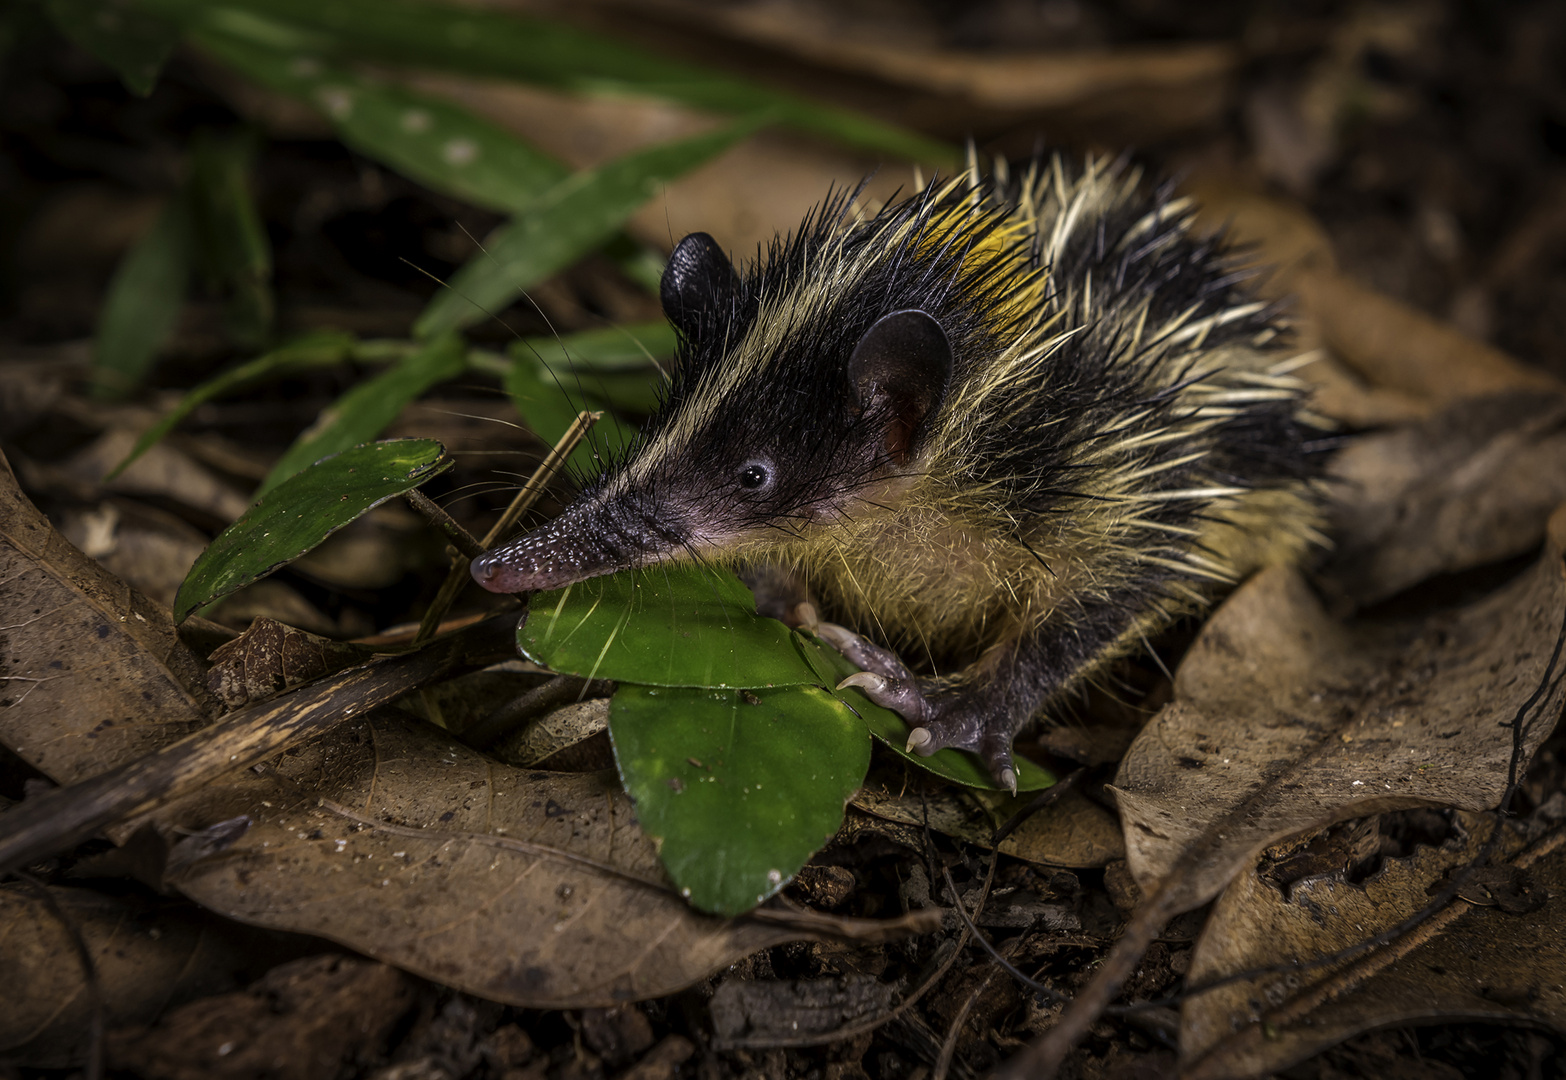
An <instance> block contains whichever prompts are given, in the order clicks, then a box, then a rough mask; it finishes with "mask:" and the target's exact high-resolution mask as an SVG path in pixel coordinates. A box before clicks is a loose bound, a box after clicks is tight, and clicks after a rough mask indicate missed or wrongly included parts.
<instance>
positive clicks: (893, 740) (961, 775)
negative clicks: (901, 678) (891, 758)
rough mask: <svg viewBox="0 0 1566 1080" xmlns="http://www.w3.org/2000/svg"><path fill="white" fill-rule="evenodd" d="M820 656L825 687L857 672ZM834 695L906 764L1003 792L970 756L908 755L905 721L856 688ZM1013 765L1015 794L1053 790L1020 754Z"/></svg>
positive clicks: (830, 654)
mask: <svg viewBox="0 0 1566 1080" xmlns="http://www.w3.org/2000/svg"><path fill="white" fill-rule="evenodd" d="M821 655H822V656H823V657H824V659H825V663H826V665H827V669H828V674H827V679H829V680H831V681H830V682H829V683H828V685H831V686H836V685H837V684H838V683H839V682H841V681H842V680H843V679H845V678H846V677H848V676H849V675H852V674H853V673H854V672H856V671H858V670H859V669H858V668H856V667H855V666H854V665H853V664H851V663H849V661H848V660H847V659H846V658H845V657H844V656H843V654H842V653H840V652H838V651H837V650H836V649H834V648H832V647H831V646H829V645H826V644H824V643H823V644H822V646H821ZM824 681H825V680H824ZM837 695H838V697H840V698H842V699H843V700H844V701H846V702H847V703H848V704H849V705H851V706H853V709H854V711H855V712H857V713H858V714H859V715H860V717H862V718H863V720H864V722H865V726H866V727H868V728H869V729H870V734H872V735H874V736H875V737H876V738H877V739H879V740H880V741H881V742H882V743H883V744H884V745H885V746H886V747H887V748H888V749H890V750H891V751H892V752H893V753H895V754H896V755H897V756H898V757H900V758H902V759H903V760H904V761H906V762H908V764H910V765H914V766H916V767H918V768H920V769H923V770H924V771H925V772H928V773H934V774H935V775H936V776H939V777H940V778H941V779H943V780H950V781H951V782H952V783H954V784H962V785H963V786H965V787H974V788H985V789H988V790H990V791H1004V790H1005V789H1004V788H1002V787H1000V786H999V785H998V784H996V783H995V780H994V779H993V778H992V777H991V776H990V771H989V770H988V769H986V768H985V767H984V765H983V764H982V763H981V762H980V761H979V759H978V758H976V757H974V756H973V755H972V754H966V753H964V752H962V751H961V750H952V749H946V750H937V751H936V752H935V753H933V754H931V755H930V756H929V757H922V756H920V755H919V754H912V753H909V752H908V750H907V746H908V730H909V728H908V721H906V720H904V719H903V718H902V717H901V716H898V715H897V714H896V713H894V712H893V711H892V710H891V709H885V708H882V707H881V706H879V705H877V704H876V703H875V702H873V701H871V700H870V699H869V698H868V697H866V696H865V693H864V691H862V690H860V689H859V688H858V687H857V686H850V687H848V688H847V689H846V690H839V691H837ZM1012 762H1013V764H1014V765H1015V767H1016V770H1017V790H1018V791H1042V790H1043V789H1045V788H1047V787H1054V786H1055V782H1056V777H1055V776H1054V774H1053V773H1051V772H1049V771H1048V770H1047V769H1042V768H1040V767H1039V766H1037V765H1035V764H1034V763H1033V762H1031V761H1029V760H1028V759H1027V758H1025V757H1023V756H1022V755H1021V754H1015V755H1013V756H1012Z"/></svg>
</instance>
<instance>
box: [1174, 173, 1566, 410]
mask: <svg viewBox="0 0 1566 1080" xmlns="http://www.w3.org/2000/svg"><path fill="white" fill-rule="evenodd" d="M1186 188H1187V190H1189V191H1190V192H1191V194H1193V195H1194V196H1195V197H1196V198H1197V200H1198V202H1199V203H1200V204H1201V207H1202V221H1203V222H1204V223H1205V224H1206V225H1208V226H1209V227H1216V226H1219V225H1227V226H1228V227H1229V230H1230V235H1231V236H1232V237H1233V239H1234V240H1236V241H1238V242H1239V243H1242V244H1254V245H1256V246H1257V251H1256V258H1255V260H1254V261H1255V263H1256V264H1257V265H1259V266H1265V267H1267V268H1268V271H1269V272H1268V273H1267V275H1266V276H1265V277H1263V279H1262V280H1261V283H1260V289H1261V292H1262V294H1263V295H1264V296H1269V297H1277V298H1282V297H1293V298H1294V299H1295V300H1296V302H1297V305H1298V308H1297V311H1296V312H1295V315H1296V316H1302V317H1303V319H1302V320H1301V321H1302V322H1304V323H1305V324H1306V325H1304V326H1303V327H1302V331H1303V341H1304V347H1306V348H1311V347H1315V346H1318V345H1319V346H1324V347H1326V348H1328V349H1330V350H1331V351H1332V353H1333V354H1335V355H1336V356H1337V357H1338V358H1340V359H1341V360H1343V361H1345V362H1346V363H1347V364H1348V365H1349V366H1350V367H1352V368H1353V369H1354V370H1355V371H1357V372H1358V373H1359V374H1360V375H1361V376H1363V377H1364V378H1365V379H1366V380H1368V382H1369V383H1370V385H1371V386H1372V387H1373V388H1376V389H1378V390H1381V391H1393V392H1394V394H1395V395H1396V396H1394V397H1392V398H1390V399H1386V400H1384V401H1382V402H1380V403H1379V404H1380V405H1382V406H1387V405H1391V406H1394V407H1396V406H1398V404H1399V402H1401V403H1402V407H1408V406H1410V405H1412V404H1413V403H1415V402H1420V401H1423V402H1426V403H1428V405H1427V406H1426V407H1429V406H1435V407H1439V406H1443V405H1447V404H1450V403H1452V402H1455V401H1458V400H1460V399H1462V398H1467V397H1479V396H1482V395H1485V394H1494V393H1500V392H1503V391H1506V390H1516V389H1533V390H1536V391H1543V392H1559V391H1560V390H1561V389H1562V388H1561V384H1560V383H1559V382H1557V381H1556V380H1555V379H1552V378H1551V377H1550V376H1548V375H1546V374H1544V373H1543V372H1542V371H1539V370H1538V369H1536V368H1531V367H1528V366H1527V365H1525V364H1522V363H1520V362H1518V361H1517V360H1515V359H1513V358H1512V357H1510V356H1508V355H1507V354H1506V353H1504V352H1502V351H1501V350H1499V349H1497V348H1495V347H1493V346H1490V345H1486V344H1485V343H1484V342H1482V341H1476V340H1475V339H1473V338H1470V337H1468V336H1466V335H1464V334H1462V333H1460V332H1459V331H1458V330H1456V329H1454V328H1453V327H1451V326H1449V325H1448V324H1446V323H1443V322H1441V321H1439V320H1437V319H1434V318H1432V317H1430V316H1429V315H1426V314H1424V313H1423V312H1420V311H1417V310H1415V309H1414V308H1411V307H1409V306H1408V305H1407V304H1404V303H1402V302H1401V301H1399V300H1394V299H1393V298H1391V297H1389V296H1383V295H1382V294H1380V293H1378V292H1376V291H1375V290H1373V289H1370V288H1367V287H1365V286H1363V285H1360V284H1359V283H1357V282H1355V281H1353V280H1351V279H1349V278H1347V277H1345V276H1344V275H1342V274H1340V273H1339V272H1338V269H1337V260H1336V257H1335V256H1334V255H1333V252H1332V243H1331V240H1330V239H1329V238H1328V237H1327V235H1326V233H1325V232H1324V231H1323V230H1322V228H1321V227H1320V225H1318V224H1317V223H1316V221H1315V219H1313V218H1312V217H1311V216H1310V214H1309V213H1308V212H1307V211H1306V210H1305V209H1304V208H1303V207H1301V206H1300V205H1299V204H1298V203H1295V202H1293V201H1291V200H1287V199H1282V198H1277V197H1274V196H1269V195H1263V194H1261V193H1258V192H1255V191H1251V190H1247V189H1243V188H1239V187H1236V186H1234V185H1232V184H1223V183H1218V182H1212V181H1208V182H1201V181H1198V182H1193V183H1190V184H1187V185H1186ZM1303 373H1304V374H1306V375H1307V377H1308V369H1306V371H1305V372H1303ZM1410 399H1412V400H1410ZM1361 408H1364V406H1361ZM1372 411H1374V410H1372Z"/></svg>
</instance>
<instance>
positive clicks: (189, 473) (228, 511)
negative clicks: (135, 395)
mask: <svg viewBox="0 0 1566 1080" xmlns="http://www.w3.org/2000/svg"><path fill="white" fill-rule="evenodd" d="M140 437H141V431H140V429H135V428H129V427H113V428H110V429H109V430H108V431H105V432H104V433H103V434H102V435H101V436H99V437H98V438H97V439H96V440H95V441H94V442H92V443H89V444H88V445H87V446H85V447H83V448H82V449H81V450H79V451H77V452H76V453H75V454H73V455H72V456H71V457H70V458H69V459H67V460H66V461H65V462H63V463H62V464H60V465H58V466H52V467H47V468H48V472H49V474H50V475H51V476H52V477H55V478H58V479H59V480H60V481H62V482H63V483H66V484H68V485H69V486H70V488H71V489H74V490H75V491H76V492H77V493H78V494H80V495H82V496H85V497H88V498H96V497H97V496H99V495H101V494H102V493H104V492H113V493H115V494H119V495H130V496H134V497H138V498H146V497H149V496H151V497H154V498H161V499H168V500H170V501H172V502H175V503H178V504H179V505H181V506H188V507H190V508H191V509H192V510H197V511H200V512H201V513H203V514H208V515H211V516H212V517H214V518H216V519H217V520H218V521H222V522H225V523H226V522H231V521H237V520H238V519H239V516H240V515H241V514H243V513H244V512H245V510H246V509H247V508H249V506H250V497H249V496H248V495H246V494H245V493H244V492H242V491H240V490H239V489H238V488H236V487H235V486H234V485H232V484H230V483H228V482H227V481H226V480H223V479H221V478H219V477H218V476H217V474H216V473H214V472H212V470H210V469H208V468H207V467H206V466H205V465H201V464H199V463H198V462H197V461H196V460H195V459H194V458H192V457H190V456H188V455H187V454H185V453H184V452H183V451H181V450H179V449H176V448H175V447H173V446H171V445H169V444H168V443H166V442H159V443H154V444H153V445H152V446H151V447H149V448H148V449H147V450H146V452H145V453H143V454H142V455H141V456H140V457H138V458H137V459H136V460H135V461H133V462H131V463H130V465H129V466H128V467H127V468H126V470H125V471H124V472H122V473H120V475H118V476H116V477H115V478H114V479H112V480H105V479H104V477H106V476H107V475H108V474H109V472H110V471H111V470H112V469H113V468H114V467H115V466H116V465H118V464H119V463H120V462H121V461H124V460H125V456H126V455H127V454H129V453H130V452H131V449H132V448H133V447H134V446H135V445H136V441H137V439H139V438H140ZM40 468H44V467H40Z"/></svg>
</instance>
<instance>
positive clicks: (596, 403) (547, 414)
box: [505, 358, 632, 481]
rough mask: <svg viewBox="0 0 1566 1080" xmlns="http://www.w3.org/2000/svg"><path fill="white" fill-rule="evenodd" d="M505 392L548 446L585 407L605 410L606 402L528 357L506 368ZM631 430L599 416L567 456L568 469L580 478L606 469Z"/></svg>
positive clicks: (523, 417)
mask: <svg viewBox="0 0 1566 1080" xmlns="http://www.w3.org/2000/svg"><path fill="white" fill-rule="evenodd" d="M505 382H506V393H507V394H509V395H510V396H511V403H512V404H513V405H514V406H516V410H517V412H518V413H520V414H521V416H522V419H523V420H524V421H526V422H527V426H528V429H529V430H531V431H532V432H533V434H535V435H537V436H538V437H539V439H541V440H542V441H543V442H544V444H545V445H546V446H553V445H555V443H557V442H559V441H560V437H561V436H562V435H564V434H565V433H566V430H567V429H568V428H570V426H571V425H572V424H573V423H574V422H575V421H576V414H577V413H578V412H580V411H582V410H583V409H590V410H598V411H603V410H604V403H603V402H602V401H601V400H599V399H597V398H595V397H593V396H591V395H586V394H583V393H581V392H580V391H579V390H577V388H575V387H573V386H571V385H570V384H569V383H565V384H562V383H561V382H560V381H557V379H556V377H555V376H554V375H553V374H552V373H549V371H548V369H547V368H544V367H543V366H542V365H540V364H538V363H536V362H534V361H532V360H531V359H528V358H519V359H517V360H513V361H512V363H511V367H510V369H509V370H508V371H507V372H506V378H505ZM631 434H632V432H631V431H627V430H626V429H625V427H624V426H623V425H622V424H621V422H620V421H618V420H617V419H615V418H614V417H612V416H603V417H600V418H599V420H598V423H596V424H594V425H593V427H592V430H590V431H589V432H588V433H587V436H586V437H585V438H584V439H583V440H582V441H581V442H580V443H578V444H577V447H576V449H575V450H573V451H571V456H570V457H568V458H566V465H565V467H566V469H567V470H568V471H569V473H570V474H571V475H572V476H573V477H574V478H576V479H577V480H578V481H585V480H589V479H591V478H592V477H595V476H597V475H598V474H599V473H601V472H603V469H604V463H605V462H606V461H607V460H608V459H609V458H610V457H612V456H613V455H615V454H618V453H619V452H621V451H622V450H623V449H624V448H625V444H626V443H627V442H628V441H629V438H630V436H631Z"/></svg>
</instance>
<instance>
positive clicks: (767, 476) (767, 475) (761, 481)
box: [739, 461, 772, 491]
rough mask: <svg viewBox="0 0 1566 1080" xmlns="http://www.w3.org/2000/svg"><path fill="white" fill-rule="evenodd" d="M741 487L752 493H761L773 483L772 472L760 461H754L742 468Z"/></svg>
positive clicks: (740, 473) (740, 475)
mask: <svg viewBox="0 0 1566 1080" xmlns="http://www.w3.org/2000/svg"><path fill="white" fill-rule="evenodd" d="M739 482H740V486H741V487H744V488H748V489H750V490H751V491H760V490H761V489H762V488H764V487H766V486H768V485H769V484H771V483H772V470H771V469H769V468H767V467H766V466H765V465H763V464H762V463H761V462H759V461H752V462H749V463H748V464H746V465H744V466H741V468H740V472H739Z"/></svg>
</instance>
